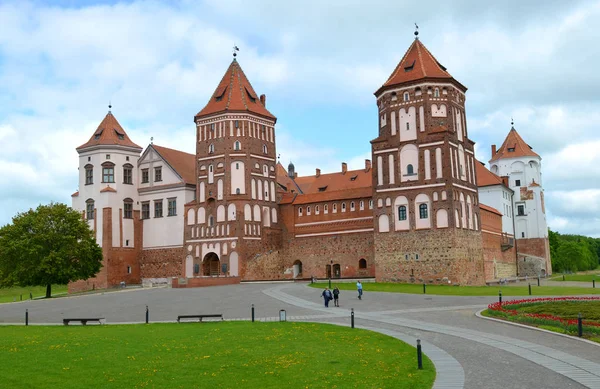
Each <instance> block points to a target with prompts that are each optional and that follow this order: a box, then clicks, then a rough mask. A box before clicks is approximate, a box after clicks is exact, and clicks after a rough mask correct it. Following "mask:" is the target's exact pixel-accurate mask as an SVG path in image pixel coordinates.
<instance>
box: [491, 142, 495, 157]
mask: <svg viewBox="0 0 600 389" xmlns="http://www.w3.org/2000/svg"><path fill="white" fill-rule="evenodd" d="M494 155H496V145H492V157H494Z"/></svg>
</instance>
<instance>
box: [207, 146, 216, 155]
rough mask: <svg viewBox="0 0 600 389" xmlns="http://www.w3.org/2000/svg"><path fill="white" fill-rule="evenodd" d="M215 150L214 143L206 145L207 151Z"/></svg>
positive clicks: (210, 152) (212, 151)
mask: <svg viewBox="0 0 600 389" xmlns="http://www.w3.org/2000/svg"><path fill="white" fill-rule="evenodd" d="M214 152H215V145H214V144H212V143H211V144H210V146H208V153H209V154H212V153H214Z"/></svg>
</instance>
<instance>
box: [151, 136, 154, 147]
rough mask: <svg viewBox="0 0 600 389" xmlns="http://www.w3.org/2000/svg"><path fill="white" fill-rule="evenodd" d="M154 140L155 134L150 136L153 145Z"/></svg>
mask: <svg viewBox="0 0 600 389" xmlns="http://www.w3.org/2000/svg"><path fill="white" fill-rule="evenodd" d="M153 142H154V137H153V136H151V137H150V144H151V145H152V144H154V143H153Z"/></svg>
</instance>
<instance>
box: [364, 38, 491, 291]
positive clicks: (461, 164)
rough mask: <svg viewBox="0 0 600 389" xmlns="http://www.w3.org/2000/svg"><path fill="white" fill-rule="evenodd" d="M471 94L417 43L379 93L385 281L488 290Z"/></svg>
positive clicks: (378, 205) (376, 163) (376, 185)
mask: <svg viewBox="0 0 600 389" xmlns="http://www.w3.org/2000/svg"><path fill="white" fill-rule="evenodd" d="M415 35H417V33H415ZM466 90H467V88H466V87H465V86H464V85H462V84H461V83H460V82H458V81H457V80H455V79H454V78H453V77H452V76H451V75H450V74H449V73H448V72H447V71H446V68H445V67H444V66H442V65H441V64H440V63H439V62H438V61H437V60H436V59H435V58H434V57H433V55H432V54H431V53H430V52H429V50H427V48H426V47H425V46H424V45H423V43H421V41H420V40H419V39H418V37H416V38H415V40H414V42H413V43H412V45H411V46H410V47H409V48H408V50H407V51H406V54H404V57H403V58H402V60H401V61H400V63H399V64H398V66H397V67H396V69H394V71H393V73H392V74H391V76H390V77H389V78H388V80H387V81H386V82H385V83H384V84H383V86H382V87H381V88H379V89H378V90H377V91H376V92H375V96H376V97H377V106H378V108H379V136H378V137H377V138H376V139H374V140H373V141H371V144H372V153H373V156H372V158H373V170H372V171H373V176H372V177H373V200H374V203H375V207H374V215H373V216H374V224H375V238H374V242H375V243H374V245H375V262H376V266H377V279H378V280H380V281H403V282H406V281H409V282H418V283H421V282H427V283H429V282H433V283H448V282H451V283H460V284H483V283H484V267H483V254H482V240H481V232H480V226H481V223H480V216H479V205H478V204H479V202H478V196H477V184H476V183H477V180H476V176H475V163H476V160H475V158H474V152H473V150H474V142H473V141H471V140H470V139H469V138H468V133H467V126H466V117H465V92H466Z"/></svg>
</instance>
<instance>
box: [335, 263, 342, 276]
mask: <svg viewBox="0 0 600 389" xmlns="http://www.w3.org/2000/svg"><path fill="white" fill-rule="evenodd" d="M333 278H342V268H341V266H340V264H339V263H336V264H334V265H333Z"/></svg>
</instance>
